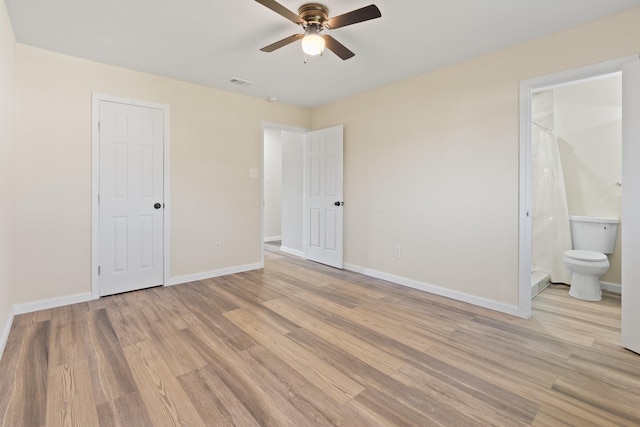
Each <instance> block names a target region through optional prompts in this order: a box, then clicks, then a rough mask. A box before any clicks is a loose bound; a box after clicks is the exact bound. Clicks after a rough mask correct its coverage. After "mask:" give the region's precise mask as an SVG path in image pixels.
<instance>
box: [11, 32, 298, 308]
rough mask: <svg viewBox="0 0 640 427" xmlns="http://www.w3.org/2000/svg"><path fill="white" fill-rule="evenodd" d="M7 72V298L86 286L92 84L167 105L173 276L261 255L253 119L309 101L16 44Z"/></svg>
mask: <svg viewBox="0 0 640 427" xmlns="http://www.w3.org/2000/svg"><path fill="white" fill-rule="evenodd" d="M16 78H17V79H16V82H17V83H16V86H17V89H16V90H17V118H16V141H17V143H16V150H15V195H16V216H15V245H14V248H15V265H14V268H15V270H14V271H15V288H14V293H15V298H14V299H15V301H14V302H15V303H22V302H28V301H34V300H40V299H46V298H52V297H59V296H67V295H72V294H77V293H83V292H89V291H90V290H91V94H92V92H97V93H103V94H108V95H112V96H119V97H125V98H132V99H139V100H144V101H150V102H155V103H160V104H167V105H169V108H170V136H171V145H170V155H171V161H170V177H171V178H170V179H171V181H170V186H171V188H170V191H171V201H170V205H169V206H168V208H169V209H170V215H171V231H170V232H171V276H172V277H176V276H183V275H189V274H197V273H203V272H208V271H215V270H219V269H224V268H229V267H236V266H240V265H245V264H253V263H258V262H260V255H261V254H260V251H261V244H260V238H259V236H260V180H259V179H255V178H250V177H249V169H250V168H261V166H262V165H261V164H260V163H261V154H260V153H261V147H260V144H261V122H262V121H267V122H272V123H282V124H286V125H291V126H299V127H309V125H310V110H308V109H304V108H299V107H294V106H289V105H284V104H272V103H268V102H266V101H265V100H262V99H257V98H251V97H246V96H242V95H238V94H234V93H231V92H225V91H220V90H216V89H210V88H206V87H202V86H198V85H195V84H190V83H185V82H180V81H176V80H172V79H168V78H163V77H158V76H154V75H149V74H145V73H140V72H135V71H131V70H127V69H123V68H118V67H113V66H109V65H104V64H99V63H95V62H91V61H86V60H82V59H77V58H73V57H69V56H65V55H61V54H58V53H53V52H50V51H46V50H41V49H37V48H33V47H30V46H26V45H21V44H18V45H17V50H16ZM216 241H221V242H222V248H223V250H222V251H221V252H215V251H214V244H215V242H216Z"/></svg>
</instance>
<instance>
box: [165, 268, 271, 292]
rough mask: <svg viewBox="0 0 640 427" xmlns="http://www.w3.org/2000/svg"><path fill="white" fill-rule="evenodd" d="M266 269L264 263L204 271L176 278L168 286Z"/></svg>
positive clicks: (170, 280) (171, 279)
mask: <svg viewBox="0 0 640 427" xmlns="http://www.w3.org/2000/svg"><path fill="white" fill-rule="evenodd" d="M261 268H264V264H263V263H259V262H256V263H254V264H245V265H239V266H236V267H229V268H221V269H220V270H211V271H203V272H202V273H195V274H187V275H185V276H176V277H172V278H170V279H169V281H168V283H167V284H166V285H167V286H174V285H180V284H182V283H189V282H197V281H199V280H206V279H212V278H214V277H220V276H228V275H230V274H237V273H244V272H245V271H251V270H259V269H261Z"/></svg>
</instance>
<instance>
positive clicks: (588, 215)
mask: <svg viewBox="0 0 640 427" xmlns="http://www.w3.org/2000/svg"><path fill="white" fill-rule="evenodd" d="M621 77H622V76H621V73H620V72H616V73H613V74H606V75H602V76H597V77H593V78H588V79H582V80H577V81H573V82H568V83H563V84H560V85H553V86H549V87H542V88H539V89H537V90H536V91H534V92H533V93H532V97H531V124H532V128H531V131H532V134H531V174H532V186H531V191H532V200H531V217H532V239H531V240H532V250H531V272H532V275H531V296H532V298H533V297H535V296H536V295H537V294H538V293H540V292H542V291H543V290H544V289H545V288H546V286H548V284H549V283H556V284H565V285H570V284H571V283H572V274H571V271H569V270H568V269H567V268H566V267H565V265H564V262H563V255H564V253H565V252H566V251H568V250H572V249H586V248H582V247H576V243H575V242H576V240H575V237H576V236H573V235H572V232H571V230H572V227H574V226H575V227H577V230H580V224H591V223H595V222H596V221H598V223H602V224H605V223H606V224H615V225H616V229H617V233H615V234H616V237H615V245H612V246H613V250H612V251H610V250H607V251H606V252H605V254H606V256H607V257H608V258H607V260H606V262H607V263H609V267H607V268H606V271H604V272H603V274H602V275H601V277H600V278H599V281H600V287H601V288H602V289H604V290H608V291H611V292H616V293H618V294H619V293H620V292H621V285H620V284H621V271H622V267H621V260H622V250H621V238H620V235H621V232H622V225H621V224H619V223H618V222H619V220H620V218H621V214H622V204H621V202H622V200H621V195H622V188H621V186H622V183H621V180H622V165H621V163H622V78H621ZM587 220H589V221H591V222H589V223H587V222H586V221H587ZM578 234H579V233H578ZM612 236H613V234H612ZM578 241H580V239H578ZM572 242H573V243H572ZM597 295H599V290H596V289H594V290H593V295H590V297H592V298H594V299H595V298H597ZM585 297H586V296H585Z"/></svg>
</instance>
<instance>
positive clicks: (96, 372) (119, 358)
mask: <svg viewBox="0 0 640 427" xmlns="http://www.w3.org/2000/svg"><path fill="white" fill-rule="evenodd" d="M88 320H89V332H90V335H91V350H92V351H91V353H90V354H89V359H88V360H89V368H90V372H91V380H92V384H93V392H94V398H95V400H96V403H97V404H101V403H104V402H108V401H111V400H114V399H117V398H118V397H121V396H124V395H127V394H129V393H132V392H134V391H136V386H135V383H134V381H133V376H132V374H131V369H130V368H129V365H128V363H127V360H126V359H125V357H124V353H123V351H122V348H121V347H120V342H119V341H118V337H117V336H116V333H115V330H114V329H113V325H112V324H111V320H110V318H109V315H108V313H107V310H106V309H98V310H96V311H93V312H92V313H91V314H90V315H89V317H88Z"/></svg>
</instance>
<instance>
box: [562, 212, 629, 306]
mask: <svg viewBox="0 0 640 427" xmlns="http://www.w3.org/2000/svg"><path fill="white" fill-rule="evenodd" d="M569 223H570V227H571V245H572V247H573V249H572V250H570V251H565V253H564V255H563V257H562V261H563V262H564V265H565V267H566V268H567V269H568V270H569V271H571V288H570V290H569V295H571V296H572V297H574V298H578V299H581V300H586V301H600V300H601V299H602V292H601V291H600V276H602V275H603V274H604V273H605V272H606V271H607V270H608V269H609V259H608V258H607V255H605V254H611V253H613V248H614V247H615V245H616V237H617V235H618V220H617V219H615V218H600V217H589V216H574V215H572V216H569Z"/></svg>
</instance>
